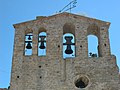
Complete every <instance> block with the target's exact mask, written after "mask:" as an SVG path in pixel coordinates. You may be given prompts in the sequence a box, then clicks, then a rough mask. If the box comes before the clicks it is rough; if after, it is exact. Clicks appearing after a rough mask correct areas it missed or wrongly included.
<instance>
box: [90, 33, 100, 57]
mask: <svg viewBox="0 0 120 90" xmlns="http://www.w3.org/2000/svg"><path fill="white" fill-rule="evenodd" d="M88 56H89V57H98V38H97V37H96V36H95V35H88Z"/></svg>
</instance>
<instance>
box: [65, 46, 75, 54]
mask: <svg viewBox="0 0 120 90" xmlns="http://www.w3.org/2000/svg"><path fill="white" fill-rule="evenodd" d="M65 53H66V54H72V53H73V50H72V49H71V45H67V49H66V50H65Z"/></svg>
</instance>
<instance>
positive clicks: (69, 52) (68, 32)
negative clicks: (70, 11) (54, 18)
mask: <svg viewBox="0 0 120 90" xmlns="http://www.w3.org/2000/svg"><path fill="white" fill-rule="evenodd" d="M68 57H69V58H70V57H75V25H74V24H72V23H65V24H64V26H63V58H68Z"/></svg>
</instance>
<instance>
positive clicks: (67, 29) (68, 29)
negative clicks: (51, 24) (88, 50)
mask: <svg viewBox="0 0 120 90" xmlns="http://www.w3.org/2000/svg"><path fill="white" fill-rule="evenodd" d="M66 33H71V34H73V35H74V36H75V25H74V24H72V23H65V24H64V26H63V34H66Z"/></svg>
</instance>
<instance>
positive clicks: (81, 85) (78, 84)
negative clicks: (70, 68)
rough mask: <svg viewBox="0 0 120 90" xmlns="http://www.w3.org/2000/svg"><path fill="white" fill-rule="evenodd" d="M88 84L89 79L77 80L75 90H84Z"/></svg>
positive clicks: (81, 78)
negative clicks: (82, 89)
mask: <svg viewBox="0 0 120 90" xmlns="http://www.w3.org/2000/svg"><path fill="white" fill-rule="evenodd" d="M88 83H89V79H88V78H87V77H85V76H84V77H80V78H78V79H77V80H76V81H75V86H76V87H77V88H85V87H87V85H88Z"/></svg>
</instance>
